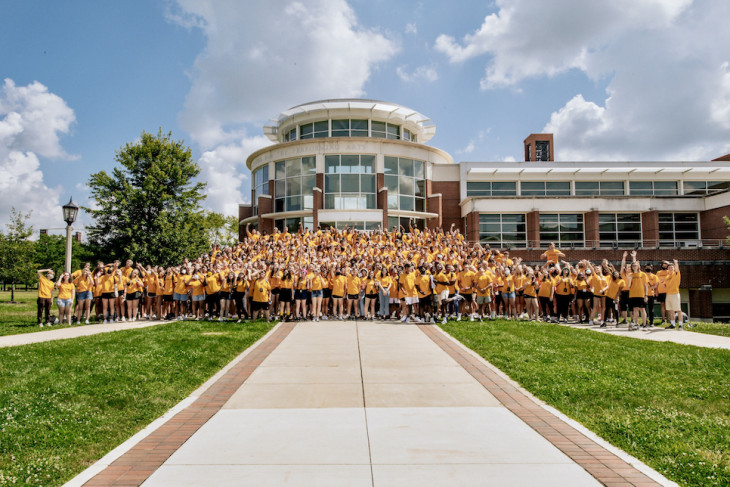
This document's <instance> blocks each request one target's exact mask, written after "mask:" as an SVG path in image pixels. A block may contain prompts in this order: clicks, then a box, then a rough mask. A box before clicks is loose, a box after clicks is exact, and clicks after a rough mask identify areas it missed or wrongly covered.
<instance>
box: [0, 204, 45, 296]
mask: <svg viewBox="0 0 730 487" xmlns="http://www.w3.org/2000/svg"><path fill="white" fill-rule="evenodd" d="M30 215H31V212H28V213H25V214H24V213H22V212H19V211H16V210H15V208H13V209H11V210H10V223H7V224H6V225H5V226H6V227H7V231H6V232H5V234H2V236H1V238H0V278H2V280H3V281H4V282H10V301H15V285H16V284H25V285H26V286H27V285H29V284H31V283H33V282H34V279H35V276H36V273H35V269H36V267H35V262H34V259H33V257H34V247H35V246H34V244H33V242H31V241H30V240H28V238H29V237H30V236H31V235H32V234H33V227H32V226H29V225H28V220H29V219H30Z"/></svg>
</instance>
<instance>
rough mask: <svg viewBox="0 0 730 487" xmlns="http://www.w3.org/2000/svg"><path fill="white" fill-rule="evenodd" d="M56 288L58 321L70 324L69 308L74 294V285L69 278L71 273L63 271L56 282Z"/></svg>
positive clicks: (71, 305)
mask: <svg viewBox="0 0 730 487" xmlns="http://www.w3.org/2000/svg"><path fill="white" fill-rule="evenodd" d="M56 289H58V297H57V298H56V304H57V305H58V322H59V323H61V324H63V322H64V321H66V322H68V324H69V325H70V324H71V310H72V309H73V303H74V296H75V294H76V286H75V285H74V283H73V281H72V280H71V274H69V273H68V272H64V273H63V274H61V277H59V278H58V281H57V282H56Z"/></svg>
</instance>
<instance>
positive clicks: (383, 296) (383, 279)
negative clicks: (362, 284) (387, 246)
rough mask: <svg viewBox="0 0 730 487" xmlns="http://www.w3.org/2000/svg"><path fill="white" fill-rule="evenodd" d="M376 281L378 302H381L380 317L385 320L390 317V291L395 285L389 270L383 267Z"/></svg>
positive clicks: (377, 274)
mask: <svg viewBox="0 0 730 487" xmlns="http://www.w3.org/2000/svg"><path fill="white" fill-rule="evenodd" d="M375 281H376V282H377V284H378V301H379V302H380V310H379V313H378V314H379V316H380V318H381V319H383V320H385V319H387V318H388V317H389V316H390V289H391V287H392V285H393V279H392V278H391V277H390V274H389V273H388V270H387V269H385V268H383V267H381V268H380V269H379V270H378V272H377V273H376V275H375Z"/></svg>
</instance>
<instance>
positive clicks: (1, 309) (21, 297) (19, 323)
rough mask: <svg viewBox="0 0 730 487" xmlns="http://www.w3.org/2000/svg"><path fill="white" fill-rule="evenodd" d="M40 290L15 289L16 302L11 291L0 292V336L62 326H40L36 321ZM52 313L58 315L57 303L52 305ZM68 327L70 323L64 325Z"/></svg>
mask: <svg viewBox="0 0 730 487" xmlns="http://www.w3.org/2000/svg"><path fill="white" fill-rule="evenodd" d="M37 297H38V291H35V290H34V291H15V303H11V302H10V291H2V292H0V336H5V335H17V334H19V333H32V332H34V331H41V330H52V329H55V328H61V325H55V326H53V327H52V328H39V327H38V324H37V322H36V310H37V305H36V298H37ZM51 314H55V315H56V316H58V308H56V305H55V303H54V304H53V306H52V307H51ZM63 327H64V328H65V327H68V325H63Z"/></svg>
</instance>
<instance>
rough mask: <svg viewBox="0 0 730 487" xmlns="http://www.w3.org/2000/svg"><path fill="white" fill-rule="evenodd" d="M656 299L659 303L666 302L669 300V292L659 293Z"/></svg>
mask: <svg viewBox="0 0 730 487" xmlns="http://www.w3.org/2000/svg"><path fill="white" fill-rule="evenodd" d="M656 300H657V302H658V303H666V302H667V293H659V294H657V295H656Z"/></svg>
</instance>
